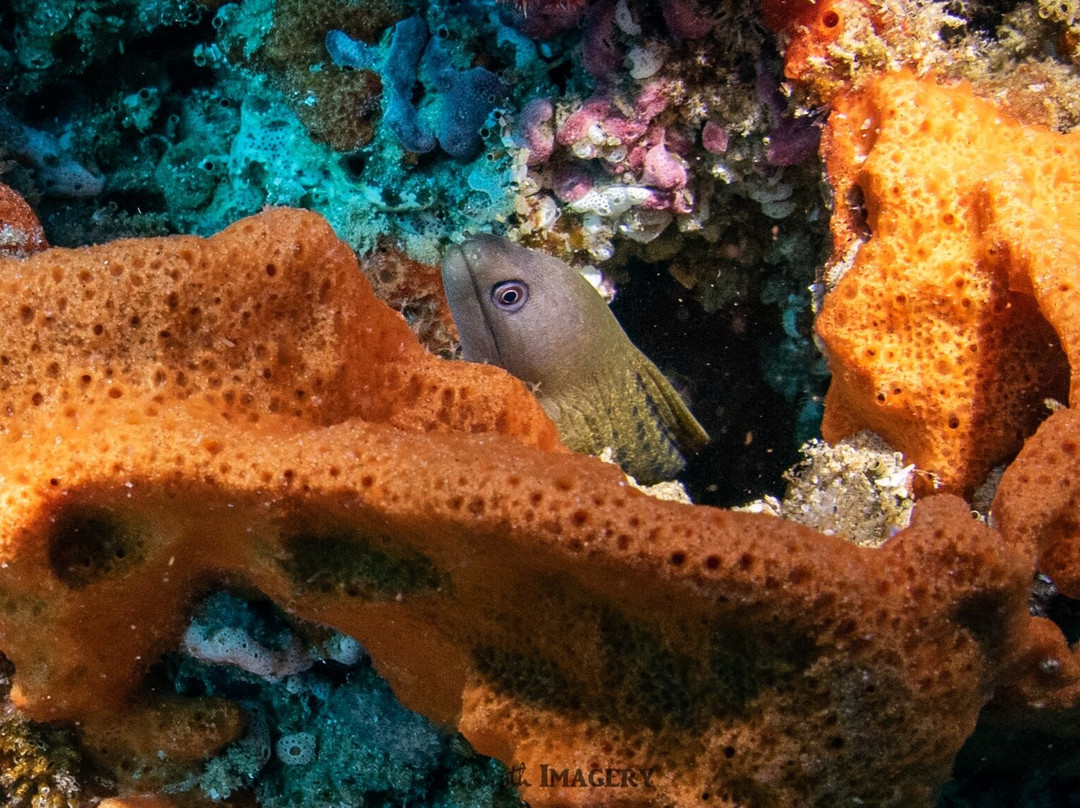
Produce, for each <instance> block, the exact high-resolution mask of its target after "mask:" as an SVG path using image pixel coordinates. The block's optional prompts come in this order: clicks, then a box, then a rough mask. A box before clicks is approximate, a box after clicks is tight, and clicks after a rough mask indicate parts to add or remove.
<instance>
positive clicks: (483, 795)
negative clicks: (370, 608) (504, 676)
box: [164, 592, 520, 808]
mask: <svg viewBox="0 0 1080 808" xmlns="http://www.w3.org/2000/svg"><path fill="white" fill-rule="evenodd" d="M192 634H197V635H199V636H201V637H207V638H212V640H211V643H210V645H209V646H201V647H197V646H192V644H191V643H187V642H186V643H185V644H186V645H187V650H188V651H189V652H190V653H191V656H183V655H173V656H171V657H170V658H169V659H168V660H167V661H166V663H165V665H164V668H165V669H166V671H167V678H168V680H169V681H170V682H172V683H173V686H174V687H175V688H176V689H177V690H178V692H180V693H184V694H199V695H202V694H209V695H213V696H219V697H227V698H230V699H233V700H236V701H239V702H240V703H241V704H242V705H243V707H244V710H245V713H246V715H247V718H248V722H247V723H248V727H249V730H248V732H247V734H246V735H245V737H244V738H243V739H242V740H241V741H239V742H238V743H236V744H234V745H232V746H231V747H229V748H228V749H227V750H226V751H225V753H224V754H222V755H220V756H218V757H215V758H214V759H213V760H211V761H210V762H209V763H208V764H207V765H206V767H205V768H204V770H203V771H202V772H201V773H199V774H198V776H197V777H196V778H194V781H195V783H196V786H197V790H198V791H199V792H202V793H203V794H205V795H206V796H207V797H209V798H210V799H212V800H214V801H222V800H228V799H229V798H235V797H236V796H237V795H238V794H239V793H242V792H244V791H245V790H248V789H250V790H252V791H253V792H254V794H255V798H256V800H257V801H258V804H259V805H260V806H263V807H264V808H286V806H296V808H324V807H325V808H332V807H333V806H340V805H361V804H364V801H365V799H368V798H370V797H371V795H379V797H380V799H383V800H387V801H389V802H390V803H392V804H403V805H407V804H412V803H417V802H423V803H424V804H426V805H450V804H452V805H457V806H463V807H464V806H477V807H478V808H479V806H506V808H510V806H514V805H519V804H520V803H519V801H518V800H517V798H516V797H515V795H514V791H513V789H512V787H511V778H510V777H509V776H507V772H506V771H505V769H504V768H503V767H502V766H500V765H499V764H498V763H497V762H496V761H492V760H485V759H483V758H481V757H480V756H478V755H476V754H475V753H473V752H471V751H470V750H469V749H468V746H467V744H465V743H464V741H462V739H461V737H460V736H458V735H452V734H450V733H447V732H446V731H444V730H441V729H439V728H437V727H435V726H433V725H431V724H430V723H428V722H427V721H425V720H424V719H423V718H422V717H421V716H419V715H417V714H415V713H411V712H409V711H407V710H406V709H405V708H403V707H402V706H401V705H400V704H399V703H398V702H397V701H396V700H395V699H394V697H393V695H392V694H391V693H390V690H389V688H388V687H387V685H386V683H385V681H383V680H382V679H380V678H379V677H378V675H377V674H376V673H375V671H374V670H373V669H372V666H371V660H370V658H369V657H368V656H367V655H366V654H365V653H364V652H363V649H361V648H360V646H359V644H358V643H357V642H356V641H355V640H353V639H352V638H350V637H346V636H344V635H341V634H337V633H336V632H332V631H328V630H327V629H325V628H322V627H319V626H312V625H302V624H300V625H298V624H297V623H296V621H290V620H289V619H287V618H286V617H285V616H284V615H283V614H282V613H281V612H280V611H278V610H277V609H275V608H274V606H273V605H272V604H270V603H268V602H266V601H251V600H245V599H243V598H240V597H237V596H235V595H232V594H228V593H225V592H217V593H215V594H213V595H211V596H210V597H209V598H207V599H206V600H205V601H204V602H202V603H201V604H200V605H199V606H198V607H197V609H196V613H195V615H194V616H193V618H192V622H191V624H190V625H189V626H188V630H187V636H191V635H192ZM274 646H278V648H277V649H276V651H275V649H274ZM286 649H302V651H303V653H302V656H303V657H304V660H303V661H302V662H300V664H293V663H295V662H297V661H298V658H299V656H301V655H297V654H291V655H290V656H291V657H292V658H291V660H290V661H289V662H290V664H287V665H286V666H273V668H274V669H273V670H269V669H268V666H267V664H266V663H267V661H268V660H270V659H272V658H273V657H274V656H275V653H276V652H280V651H282V650H286ZM222 650H225V651H226V652H227V653H226V654H225V656H227V658H228V659H227V660H223V659H222V658H221V657H222V655H221V653H220V652H221V651H222ZM207 652H209V655H207ZM208 663H209V664H208ZM223 663H224V664H223ZM184 785H187V786H189V787H190V781H189V782H187V783H184ZM171 790H173V791H174V792H176V791H178V790H179V789H178V788H177V787H176V786H175V785H174V786H173V787H172V789H171Z"/></svg>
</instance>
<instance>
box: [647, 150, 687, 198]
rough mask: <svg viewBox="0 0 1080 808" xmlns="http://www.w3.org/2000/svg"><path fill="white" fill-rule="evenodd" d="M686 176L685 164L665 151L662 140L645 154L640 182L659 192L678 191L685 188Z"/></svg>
mask: <svg viewBox="0 0 1080 808" xmlns="http://www.w3.org/2000/svg"><path fill="white" fill-rule="evenodd" d="M687 180H688V176H687V173H686V164H685V163H684V162H683V161H682V160H681V159H680V158H679V157H677V156H675V155H673V154H672V153H671V152H669V151H668V150H667V147H666V146H665V145H664V138H663V137H661V139H660V142H659V143H657V144H656V145H655V146H653V147H651V148H650V149H649V150H648V151H647V152H645V165H644V170H643V172H642V174H641V181H642V182H643V183H644V184H645V185H648V186H650V187H652V188H658V189H660V190H661V191H678V190H681V189H682V188H685V187H686V183H687Z"/></svg>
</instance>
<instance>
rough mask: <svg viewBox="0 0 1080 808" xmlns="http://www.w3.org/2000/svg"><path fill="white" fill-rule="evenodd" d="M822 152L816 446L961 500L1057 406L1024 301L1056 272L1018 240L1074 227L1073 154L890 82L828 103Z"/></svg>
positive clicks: (904, 79)
mask: <svg viewBox="0 0 1080 808" xmlns="http://www.w3.org/2000/svg"><path fill="white" fill-rule="evenodd" d="M824 151H825V156H826V162H827V169H828V174H829V179H830V181H831V183H832V185H833V187H834V189H835V192H836V213H835V216H834V220H833V223H832V228H833V235H834V259H833V263H832V265H831V266H830V267H829V268H828V270H827V271H828V272H830V273H831V277H830V280H831V281H833V282H834V283H835V286H834V288H832V290H831V291H830V292H829V294H828V295H827V297H826V301H825V305H824V307H823V310H822V312H821V315H820V317H819V318H818V322H817V330H818V334H819V335H820V336H821V338H822V339H823V341H824V343H825V345H826V347H827V354H828V357H829V363H830V369H831V370H832V372H833V382H832V386H831V388H830V390H829V396H828V400H827V405H826V414H825V422H824V424H823V432H824V434H825V437H826V438H827V439H828V440H830V441H835V440H838V439H840V438H842V437H845V436H846V435H849V434H852V433H854V432H856V431H858V430H859V429H863V428H868V429H871V430H873V431H875V432H877V433H878V434H880V435H882V436H883V437H884V438H885V439H886V440H887V441H888V442H889V443H890V444H892V445H893V446H895V447H896V448H897V449H899V450H901V451H903V452H904V454H905V455H906V456H907V458H908V460H909V461H911V462H914V463H916V465H917V466H918V467H919V469H921V470H922V471H923V472H926V473H927V475H928V476H924V478H923V479H924V480H927V481H929V483H930V484H929V485H925V487H927V488H929V487H933V486H940V487H942V488H944V489H946V490H952V491H958V492H970V491H971V489H972V488H974V487H975V486H977V485H978V484H979V483H980V482H982V480H983V479H984V478H985V475H986V474H987V472H988V471H989V470H990V468H991V467H992V466H993V465H994V464H996V463H999V462H1001V461H1003V460H1005V459H1007V458H1008V457H1009V455H1010V454H1012V453H1014V452H1015V451H1016V450H1018V449H1019V447H1020V444H1021V442H1022V440H1023V438H1024V436H1025V435H1028V434H1030V433H1031V431H1032V430H1033V429H1034V427H1035V425H1036V424H1037V423H1038V420H1039V419H1040V418H1041V417H1043V416H1044V415H1045V409H1044V408H1043V406H1042V400H1043V399H1044V398H1045V397H1048V396H1049V397H1060V398H1064V396H1065V394H1066V391H1067V382H1068V373H1069V368H1068V364H1067V362H1066V357H1065V354H1064V353H1063V351H1062V348H1061V345H1060V341H1059V335H1058V333H1055V330H1054V328H1053V327H1052V325H1051V323H1050V322H1048V321H1047V319H1046V316H1045V314H1046V312H1045V311H1041V310H1040V307H1041V306H1042V305H1043V304H1044V302H1045V296H1040V295H1038V294H1033V279H1036V284H1037V283H1038V281H1037V279H1038V276H1039V274H1040V272H1042V271H1043V269H1044V268H1045V267H1046V266H1049V265H1050V264H1051V263H1052V262H1053V261H1054V260H1055V257H1054V256H1053V255H1052V254H1050V253H1049V252H1048V251H1046V250H1043V249H1042V246H1036V247H1033V248H1030V249H1027V250H1026V252H1025V251H1024V249H1023V248H1024V244H1023V243H1022V241H1021V239H1020V238H1019V236H1018V235H1017V234H1018V233H1022V232H1023V231H1025V230H1026V229H1027V228H1026V227H1025V225H1024V222H1027V221H1029V220H1033V221H1040V222H1044V223H1046V222H1049V223H1051V224H1052V225H1053V226H1055V227H1064V228H1066V230H1068V229H1069V228H1074V227H1075V224H1073V223H1074V222H1076V221H1077V214H1078V213H1080V137H1074V136H1065V135H1059V134H1055V133H1052V132H1049V131H1047V130H1045V129H1041V128H1037V127H1030V126H1023V125H1021V124H1020V123H1018V122H1015V121H1012V120H1010V119H1008V118H1007V117H1006V116H1005V115H1004V114H1002V113H1001V112H1000V111H999V110H998V109H997V108H996V107H994V106H993V105H992V104H990V103H987V102H985V101H982V100H980V99H977V98H975V97H974V96H973V95H972V94H971V92H970V90H969V89H968V88H966V87H962V86H961V87H941V86H938V85H936V84H935V83H934V82H933V81H932V80H929V79H924V80H917V79H915V78H914V77H913V76H911V75H909V74H903V73H901V74H893V75H889V76H886V77H884V78H882V79H879V80H878V81H877V82H875V83H874V84H872V85H870V86H869V87H867V88H866V89H864V90H861V91H859V92H857V93H854V94H852V95H850V96H848V97H846V98H844V99H841V100H840V101H838V102H837V104H836V107H835V109H834V112H833V114H832V116H831V118H830V121H829V125H828V128H827V130H826V136H825V141H824ZM1021 253H1023V255H1022V254H1021ZM852 255H854V258H853V259H852ZM848 263H850V267H848ZM844 269H846V272H844V273H843V275H842V277H840V278H839V280H837V279H836V276H838V275H840V274H841V271H842V270H844ZM1062 271H1067V272H1072V273H1074V272H1075V271H1076V270H1075V269H1074V268H1071V267H1070V268H1069V269H1067V270H1062Z"/></svg>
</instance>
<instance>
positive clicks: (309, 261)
mask: <svg viewBox="0 0 1080 808" xmlns="http://www.w3.org/2000/svg"><path fill="white" fill-rule="evenodd" d="M0 290H2V292H3V294H0V431H2V439H0V473H2V474H3V476H4V484H3V486H0V649H2V650H3V652H4V653H5V654H6V655H7V656H8V657H9V659H10V660H11V661H12V663H13V664H14V665H15V671H16V672H15V676H14V680H13V689H12V696H13V698H14V699H15V700H16V701H17V703H18V704H19V705H20V706H21V707H22V708H23V709H24V710H25V711H26V713H27V714H28V715H29V716H31V717H33V718H36V719H40V720H70V721H77V722H79V724H80V726H81V727H82V729H83V732H84V738H85V740H86V742H87V744H88V745H90V746H91V747H92V748H94V749H96V750H99V751H100V753H101V756H102V757H103V758H104V759H106V760H114V761H115V760H117V759H119V760H121V761H123V762H124V765H123V766H121V767H119V768H122V769H123V770H125V771H136V772H139V774H140V778H139V780H138V781H136V782H131V783H129V784H128V787H129V788H130V790H131V791H132V792H133V793H145V791H146V790H147V789H148V788H151V787H150V786H149V785H148V782H147V778H146V777H143V776H141V775H142V772H141V771H140V770H139V768H138V767H137V763H138V762H137V761H129V760H128V759H127V758H125V750H126V752H127V754H128V755H135V756H139V755H140V754H141V756H142V757H145V756H146V755H148V754H149V755H151V756H153V757H154V759H155V760H156V761H158V762H159V763H160V765H161V766H163V767H165V771H166V772H169V773H171V774H172V775H173V779H172V782H176V781H178V780H180V779H182V778H179V777H176V776H175V775H176V772H175V768H174V767H183V766H184V765H191V760H192V758H197V757H198V756H199V755H202V754H209V753H211V752H212V751H213V750H214V749H216V748H218V747H219V746H220V745H221V744H222V743H226V742H228V740H229V739H230V738H231V737H232V736H233V735H234V734H235V733H236V732H237V731H238V722H237V721H235V720H234V719H235V713H231V712H230V711H229V710H228V709H227V708H223V707H222V706H221V705H218V706H217V709H218V710H220V712H211V711H209V709H208V708H207V707H206V706H205V705H202V706H198V708H197V709H191V708H190V707H189V709H187V710H186V711H185V710H184V709H181V708H177V707H175V705H173V706H172V707H170V705H169V704H167V703H162V701H160V700H159V701H157V702H151V703H149V704H148V703H147V701H146V695H147V694H146V692H145V691H146V690H147V689H149V688H147V687H146V686H145V685H144V677H145V675H146V673H147V671H148V670H149V668H150V666H151V665H152V664H153V662H154V660H156V659H157V658H159V656H160V655H161V654H162V653H163V652H165V651H168V650H171V649H175V648H177V647H178V645H179V642H180V638H181V636H182V633H183V630H184V626H185V623H186V619H187V614H188V612H189V610H190V608H191V604H192V602H193V601H194V599H196V598H197V597H199V596H200V595H201V594H204V593H205V592H206V591H208V590H210V589H212V588H215V587H220V586H222V585H227V586H234V587H238V588H240V589H242V590H243V591H253V590H257V591H261V592H263V593H265V594H266V595H267V596H269V597H270V598H272V599H273V600H274V601H275V602H276V603H278V604H280V605H281V606H282V608H284V609H286V610H287V611H289V612H290V613H291V614H294V615H297V616H300V617H303V618H306V619H310V620H315V621H319V622H321V623H324V624H328V625H332V626H335V627H337V628H338V629H340V630H342V631H344V632H345V633H348V634H350V635H352V636H354V637H356V638H357V639H358V640H360V641H361V642H362V643H363V644H364V646H365V647H366V648H367V650H368V651H369V652H370V653H371V656H372V658H373V659H374V661H375V664H376V666H377V667H378V669H379V671H380V672H381V673H382V674H383V675H384V676H385V677H386V678H387V680H388V681H389V682H390V684H391V686H392V687H393V688H394V692H395V694H396V695H397V696H398V697H399V698H400V699H401V700H402V701H403V702H404V703H405V704H406V705H408V706H411V707H413V708H415V709H418V710H421V711H423V712H425V713H426V714H427V715H428V716H430V717H432V718H434V719H436V720H439V721H443V722H446V723H450V724H456V725H457V726H458V727H459V728H460V729H461V731H462V732H464V733H465V734H466V736H467V737H468V738H469V739H470V740H471V741H472V742H473V743H474V745H475V746H476V747H477V748H478V749H479V750H480V751H482V752H486V753H491V754H496V755H499V756H501V757H503V759H504V760H506V761H507V762H508V763H512V764H524V765H525V771H524V772H522V773H523V775H524V778H523V780H527V781H528V782H529V784H530V785H528V786H525V785H523V787H522V788H523V796H524V797H525V798H526V799H527V800H528V801H529V802H530V803H531V804H532V805H534V806H545V805H548V806H554V805H560V806H566V805H570V806H597V805H613V804H623V805H625V804H628V803H633V804H641V805H671V806H697V805H700V804H702V803H703V802H705V801H709V802H710V804H715V805H751V804H754V805H757V804H777V805H810V804H824V803H854V802H856V801H861V802H864V803H865V804H868V805H882V806H888V805H911V804H926V803H928V802H929V801H930V799H931V795H932V794H933V792H934V791H935V789H936V788H937V787H938V785H939V784H940V783H941V782H942V781H943V780H944V779H945V778H947V777H948V773H949V768H950V765H951V761H952V757H953V755H954V754H955V752H956V750H957V749H958V748H959V747H960V745H961V744H962V743H963V741H964V739H965V738H966V736H967V735H968V734H969V733H970V732H971V730H972V728H973V727H974V725H975V721H976V718H977V716H978V713H979V710H980V708H981V707H982V705H983V704H984V703H985V702H986V700H987V699H988V698H989V697H990V695H991V693H992V691H993V689H994V687H995V685H996V683H997V682H998V679H999V676H1000V673H1001V670H1002V668H1003V665H1004V660H1005V659H1006V658H1007V657H1008V655H1009V654H1010V653H1011V650H1012V648H1013V645H1014V638H1015V635H1016V633H1017V629H1018V626H1019V625H1020V624H1021V621H1022V620H1023V619H1024V618H1026V594H1027V586H1028V583H1029V582H1030V574H1031V573H1030V564H1029V563H1028V562H1027V561H1026V560H1025V559H1024V558H1023V557H1021V556H1020V555H1018V554H1016V553H1015V552H1012V551H1010V550H1009V549H1008V548H1007V547H1006V546H1005V545H1004V544H1003V542H1002V541H1001V539H1000V537H999V536H998V535H996V534H995V533H994V531H992V530H990V529H989V528H987V527H986V526H984V525H981V524H978V523H977V522H975V521H973V520H972V519H971V518H970V516H969V509H968V507H967V506H966V505H965V503H963V502H962V501H960V500H959V499H957V498H955V497H932V498H929V499H927V500H926V501H924V502H922V503H920V504H919V506H918V508H917V509H916V512H915V517H914V521H913V523H912V525H911V527H909V528H908V529H906V530H904V531H903V532H902V533H900V534H898V535H897V536H896V537H895V538H894V539H893V540H891V541H890V542H889V543H887V544H886V545H885V546H884V547H883V548H882V549H880V550H868V549H862V548H858V547H855V546H853V545H850V544H848V543H846V542H844V541H843V540H841V539H838V538H836V537H831V536H824V535H820V534H817V533H815V532H813V531H811V530H810V529H808V528H805V527H801V526H799V525H796V524H793V523H790V522H784V521H782V520H779V519H776V518H774V517H770V516H765V515H761V514H748V513H735V512H728V511H719V510H715V509H710V508H695V507H691V506H685V505H679V504H675V503H670V502H659V501H657V500H653V499H650V498H648V497H645V496H644V495H642V494H640V493H639V492H637V491H635V490H633V489H632V488H631V487H630V486H628V485H627V482H626V480H625V478H624V477H623V476H622V474H621V473H620V472H619V471H618V469H616V468H615V467H613V466H610V465H608V464H604V463H601V462H600V461H599V460H596V459H595V458H589V457H580V456H576V455H571V454H569V453H568V452H566V451H565V450H562V449H561V447H560V445H559V444H558V443H557V441H556V438H555V432H554V428H553V426H552V424H551V422H550V421H549V420H548V419H547V418H546V417H545V416H544V415H543V413H542V411H541V410H540V408H539V405H538V404H537V403H536V402H535V400H534V399H533V398H532V396H530V395H529V394H528V392H527V391H526V390H525V389H524V387H523V386H522V385H521V384H520V383H519V382H517V381H515V380H513V379H512V378H510V377H509V376H507V375H506V374H505V373H503V372H502V371H500V370H498V369H496V368H491V367H483V366H475V365H468V364H465V363H460V362H446V361H442V360H439V359H437V358H435V357H433V356H431V355H429V354H426V353H425V352H424V351H423V350H422V349H421V348H420V347H419V346H418V344H417V343H416V341H415V339H414V338H413V336H412V334H411V333H410V332H409V330H408V327H407V326H406V324H405V322H404V321H403V320H402V318H401V317H400V316H399V315H398V314H396V313H395V312H392V311H391V310H390V309H388V308H387V307H386V306H384V305H382V304H381V303H379V302H377V301H376V300H375V299H374V297H373V295H372V294H371V290H370V287H369V285H368V284H367V282H366V281H365V280H364V278H363V276H362V275H361V274H360V272H359V270H358V268H357V265H356V261H355V259H354V257H353V255H352V253H351V251H350V250H349V249H348V247H347V246H346V245H344V244H342V243H341V242H340V241H338V240H337V239H336V238H335V237H334V235H333V233H332V232H331V231H330V228H329V227H328V225H327V224H326V223H325V222H324V221H323V220H322V219H321V218H319V217H318V216H315V215H314V214H310V213H305V212H300V211H282V210H271V211H268V212H266V213H263V214H262V215H260V216H258V217H254V218H251V219H247V220H244V221H241V222H239V223H237V224H236V225H234V226H232V227H230V228H229V229H228V230H226V231H225V232H223V233H221V234H219V235H217V236H214V237H213V238H210V239H205V240H204V239H197V238H180V237H177V238H170V239H147V240H139V241H124V242H117V243H114V244H111V245H105V246H101V247H93V248H87V249H82V250H49V251H46V252H43V253H40V254H38V255H36V256H33V257H31V258H29V259H26V260H23V261H0ZM133 705H139V709H140V713H139V714H138V715H132V706H133ZM198 716H202V717H203V720H202V721H200V720H198V718H197V717H198ZM868 749H872V750H873V754H868V753H867V750H868ZM148 750H149V751H148ZM159 759H160V760H159ZM545 765H546V766H548V767H552V768H555V769H556V770H557V771H558V772H559V774H560V783H561V784H560V785H557V786H556V785H555V784H553V783H552V782H551V780H550V778H549V781H548V783H547V785H545V783H544V780H543V777H544V774H543V772H544V771H545V770H544V769H543V767H544V766H545ZM578 769H581V770H582V772H583V774H582V777H591V779H592V780H593V781H594V782H596V780H597V775H596V774H593V772H601V776H603V778H604V780H605V783H606V782H607V781H608V775H607V769H612V770H613V771H618V772H620V773H621V772H623V771H628V770H636V771H637V772H638V783H639V789H638V790H637V791H635V792H630V791H624V790H622V789H621V788H607V787H605V788H603V789H600V788H597V787H593V788H589V787H585V788H578V787H576V785H575V784H576V782H577V775H576V772H577V770H578ZM642 769H645V770H648V771H649V772H650V773H651V777H652V779H651V784H652V786H651V789H650V790H648V791H644V790H641V789H640V784H641V775H640V771H641V770H642ZM159 770H160V769H159ZM564 770H565V771H566V772H567V775H566V777H567V778H568V780H566V781H563V780H561V776H562V772H563V771H564ZM618 777H619V778H620V779H621V774H619V775H618ZM135 804H138V803H135Z"/></svg>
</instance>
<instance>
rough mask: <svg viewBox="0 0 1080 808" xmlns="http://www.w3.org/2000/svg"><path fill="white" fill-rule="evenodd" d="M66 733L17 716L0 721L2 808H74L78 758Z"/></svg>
mask: <svg viewBox="0 0 1080 808" xmlns="http://www.w3.org/2000/svg"><path fill="white" fill-rule="evenodd" d="M73 740H74V739H73V738H72V737H71V735H70V734H69V733H68V732H65V731H64V730H60V729H54V728H51V727H47V726H45V725H43V724H35V723H34V722H32V721H27V720H26V719H25V718H22V717H20V716H18V715H11V716H8V717H6V718H4V719H2V720H0V803H2V804H3V805H4V806H5V808H78V806H79V805H80V804H81V800H80V792H81V788H80V785H79V782H78V780H77V779H76V777H75V772H76V770H78V768H79V766H80V762H81V759H80V755H79V753H78V752H77V751H76V749H75V746H74V743H73Z"/></svg>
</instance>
